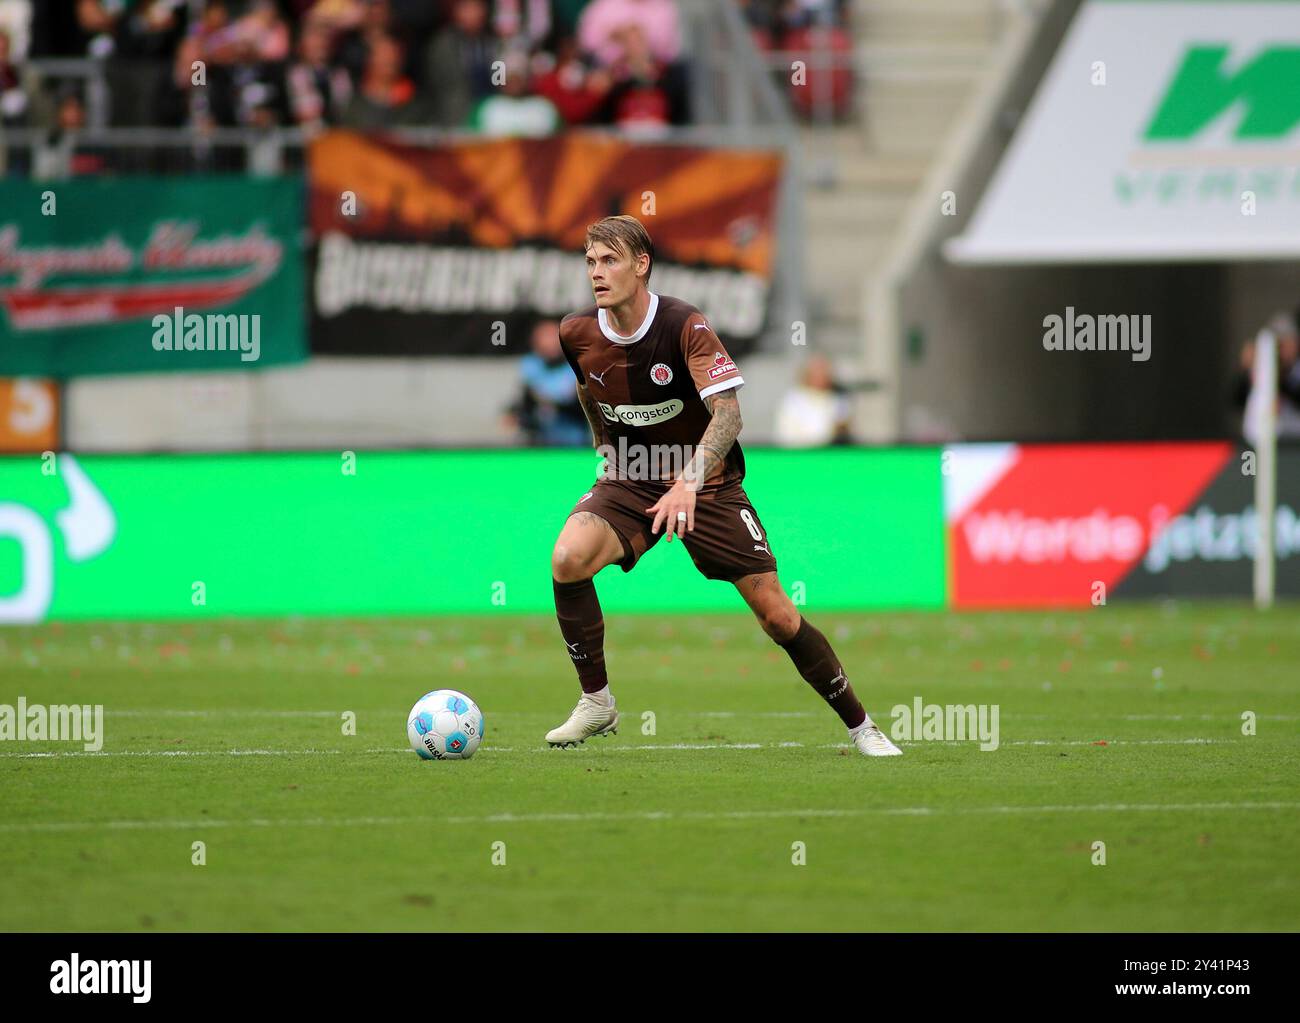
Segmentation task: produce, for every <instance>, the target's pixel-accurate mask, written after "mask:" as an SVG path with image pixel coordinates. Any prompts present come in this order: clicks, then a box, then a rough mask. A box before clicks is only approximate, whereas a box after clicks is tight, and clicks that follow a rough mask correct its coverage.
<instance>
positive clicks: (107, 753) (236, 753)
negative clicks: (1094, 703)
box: [0, 738, 1240, 760]
mask: <svg viewBox="0 0 1300 1023" xmlns="http://www.w3.org/2000/svg"><path fill="white" fill-rule="evenodd" d="M979 741H980V740H978V739H926V740H923V741H918V742H902V743H900V745H902V746H904V747H908V748H912V747H920V746H925V745H939V746H972V745H977V744H978V743H979ZM1239 741H1240V740H1238V739H1236V738H1232V739H1207V738H1190V739H1012V740H1009V741H1005V742H1000V743H999V744H998V748H999V749H1000V748H1001V747H1003V746H1204V745H1212V744H1219V745H1222V744H1224V743H1229V744H1231V743H1236V742H1239ZM588 748H589V749H596V748H597V747H595V746H592V747H588ZM599 748H601V749H603V750H606V751H608V752H610V753H655V752H662V751H665V750H715V749H720V750H756V749H804V748H807V749H852V748H853V747H852V746H851V745H849V744H848V743H844V742H826V743H811V744H806V743H802V742H712V743H710V742H674V743H643V744H637V745H631V746H616V745H612V744H608V743H605V744H602V745H601V746H600V747H599ZM408 752H410V750H408V749H407V748H406V747H400V746H383V747H372V748H368V749H364V750H348V749H206V750H205V749H198V750H189V749H166V750H98V751H90V750H43V751H40V752H33V753H0V759H13V760H59V759H64V758H72V757H308V756H313V757H314V756H342V755H344V754H348V755H353V756H355V755H356V754H357V753H408ZM483 752H485V753H525V754H545V755H548V756H563V755H570V756H572V755H573V753H571V752H569V751H565V752H564V753H557V752H556V751H554V750H551V749H550V748H548V747H545V746H529V747H515V746H484V747H483ZM574 752H577V751H574Z"/></svg>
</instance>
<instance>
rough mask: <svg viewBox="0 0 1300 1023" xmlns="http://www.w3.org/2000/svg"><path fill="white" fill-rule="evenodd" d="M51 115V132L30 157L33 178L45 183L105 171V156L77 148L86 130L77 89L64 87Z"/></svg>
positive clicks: (84, 147)
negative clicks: (53, 121)
mask: <svg viewBox="0 0 1300 1023" xmlns="http://www.w3.org/2000/svg"><path fill="white" fill-rule="evenodd" d="M54 111H55V113H54V117H55V123H54V126H53V130H52V131H51V132H50V135H49V138H48V140H47V141H45V142H44V143H42V144H41V145H38V146H37V147H36V148H35V152H34V153H33V159H32V177H33V178H34V179H36V180H38V181H45V180H51V179H57V178H67V177H72V176H73V175H77V174H100V173H102V172H103V171H105V170H106V169H107V168H108V156H107V154H106V153H103V152H101V151H98V150H96V149H94V148H92V147H86V146H83V145H81V144H80V139H81V134H82V132H83V131H84V130H85V127H86V107H85V104H84V103H83V102H82V99H81V94H80V92H78V91H77V89H76V87H74V86H65V87H64V88H63V89H62V90H61V91H60V93H59V95H58V98H57V100H56V101H55V107H54Z"/></svg>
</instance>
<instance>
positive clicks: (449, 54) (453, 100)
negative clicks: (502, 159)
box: [424, 0, 500, 128]
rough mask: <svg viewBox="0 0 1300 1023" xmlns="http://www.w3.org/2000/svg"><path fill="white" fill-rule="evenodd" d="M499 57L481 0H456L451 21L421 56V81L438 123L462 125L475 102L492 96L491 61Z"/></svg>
mask: <svg viewBox="0 0 1300 1023" xmlns="http://www.w3.org/2000/svg"><path fill="white" fill-rule="evenodd" d="M499 56H500V53H499V46H498V43H497V40H496V39H495V38H494V37H493V36H492V34H491V33H490V32H489V31H488V7H487V4H486V3H485V2H484V0H455V2H454V6H453V7H452V14H451V24H450V25H449V26H448V27H447V28H445V29H443V30H442V31H441V32H439V33H438V34H437V35H436V36H434V37H433V41H432V42H430V43H429V47H428V49H427V50H426V51H425V55H424V68H425V71H424V81H425V85H426V86H427V88H428V89H429V92H430V95H431V96H432V98H433V103H434V118H435V120H436V122H437V123H438V124H439V125H442V126H443V127H447V128H458V127H461V126H463V125H464V124H465V123H466V122H467V121H468V120H469V116H470V112H471V111H472V110H473V109H474V105H475V104H476V103H477V102H478V101H479V100H481V99H483V98H484V97H486V96H489V95H491V93H492V91H493V85H492V62H493V61H494V60H496V59H498V57H499Z"/></svg>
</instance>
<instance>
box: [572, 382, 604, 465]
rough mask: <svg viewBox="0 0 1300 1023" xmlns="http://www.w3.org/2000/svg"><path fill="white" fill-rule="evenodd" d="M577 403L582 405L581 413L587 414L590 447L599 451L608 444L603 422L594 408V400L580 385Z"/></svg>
mask: <svg viewBox="0 0 1300 1023" xmlns="http://www.w3.org/2000/svg"><path fill="white" fill-rule="evenodd" d="M578 401H579V402H580V403H581V404H582V411H583V412H585V413H586V414H587V424H588V425H589V426H590V427H591V446H592V447H593V448H596V449H597V450H600V448H601V447H602V446H603V445H605V444H608V443H609V440H608V438H607V436H606V434H605V420H604V418H603V417H602V416H601V414H600V409H599V408H598V407H597V406H596V399H595V398H593V397H592V396H591V392H590V391H588V390H587V388H585V387H584V386H583V385H582V384H578Z"/></svg>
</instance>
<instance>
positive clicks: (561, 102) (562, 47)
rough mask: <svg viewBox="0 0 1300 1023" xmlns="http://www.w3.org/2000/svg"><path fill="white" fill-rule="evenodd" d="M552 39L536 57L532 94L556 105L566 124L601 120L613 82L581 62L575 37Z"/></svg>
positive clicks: (604, 73) (607, 75) (601, 71)
mask: <svg viewBox="0 0 1300 1023" xmlns="http://www.w3.org/2000/svg"><path fill="white" fill-rule="evenodd" d="M553 38H554V42H553V43H552V44H551V46H550V47H548V48H547V49H545V50H542V51H541V52H539V53H538V54H537V55H536V57H535V58H534V69H533V70H534V78H533V91H534V92H536V93H537V95H539V96H545V97H546V98H547V99H549V100H550V101H551V102H552V103H553V104H555V109H556V110H558V111H559V113H560V117H562V118H563V119H564V121H565V123H566V124H589V123H591V122H592V121H595V120H597V119H598V118H599V117H600V113H601V110H602V108H603V107H604V105H605V101H606V100H607V99H608V98H609V92H610V88H611V87H612V86H613V84H614V80H613V78H612V77H611V76H610V73H609V72H608V71H606V70H605V69H604V68H593V67H591V66H590V65H589V64H588V63H587V62H586V61H585V60H583V59H582V55H581V54H580V53H579V52H578V40H577V39H575V38H574V37H573V36H570V35H557V36H555V37H553Z"/></svg>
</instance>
